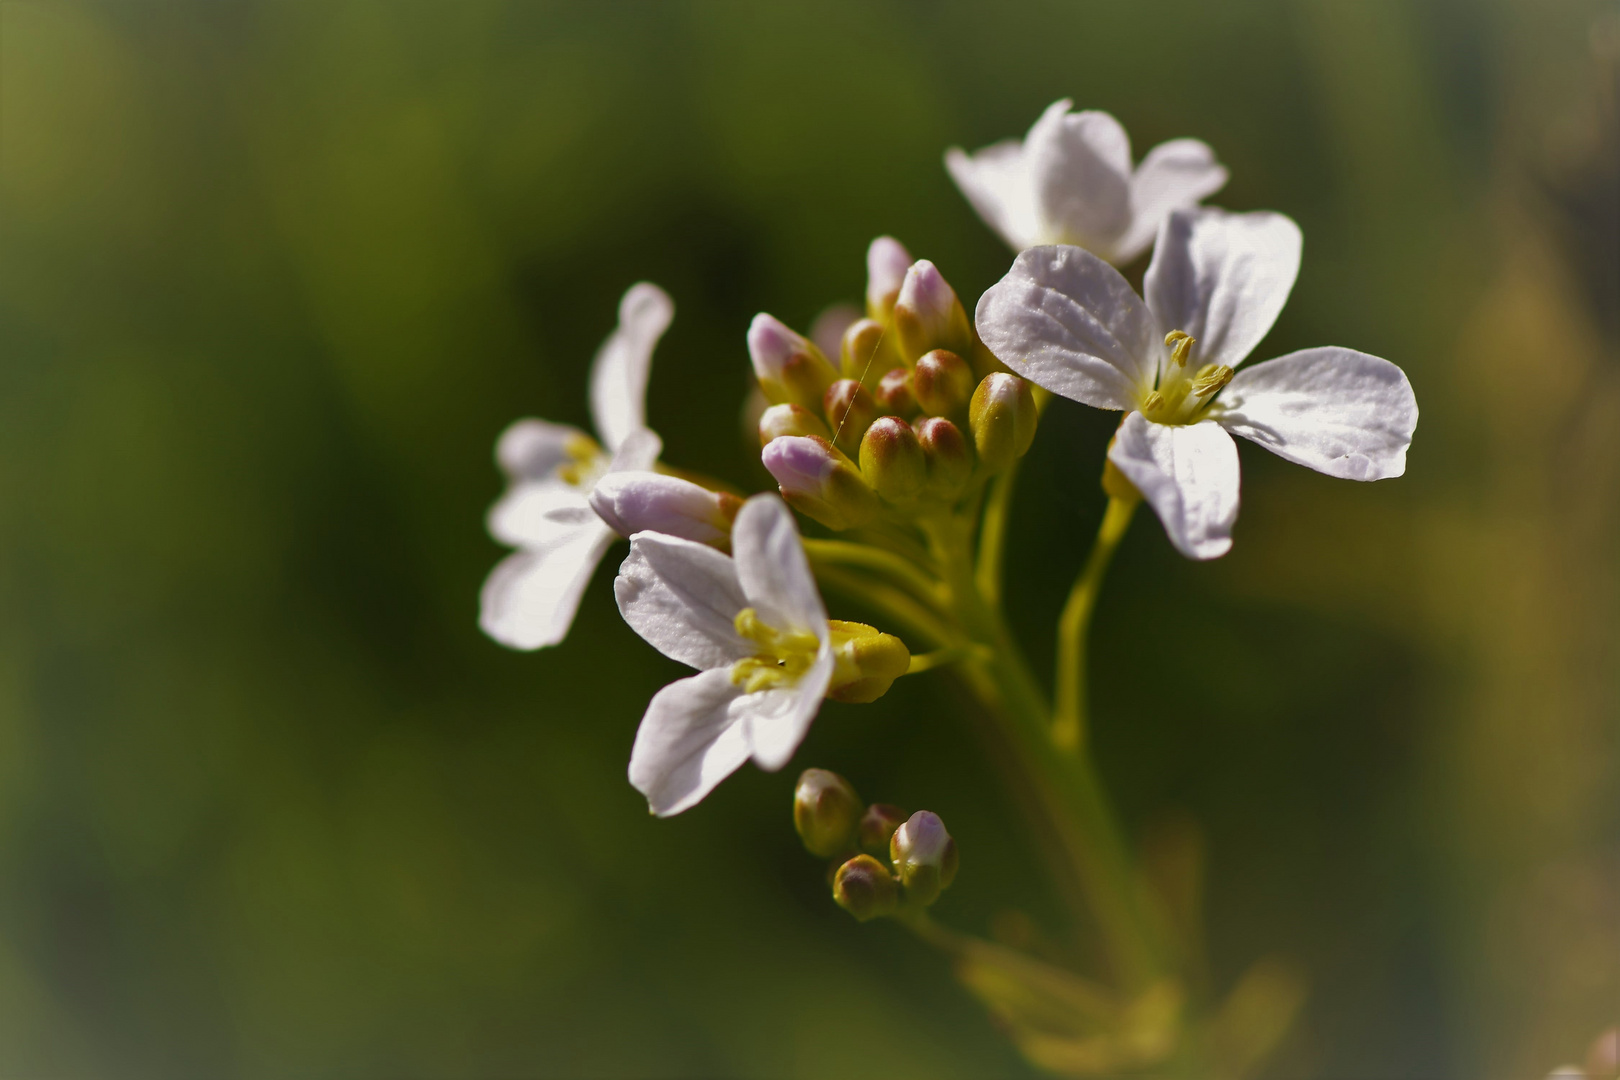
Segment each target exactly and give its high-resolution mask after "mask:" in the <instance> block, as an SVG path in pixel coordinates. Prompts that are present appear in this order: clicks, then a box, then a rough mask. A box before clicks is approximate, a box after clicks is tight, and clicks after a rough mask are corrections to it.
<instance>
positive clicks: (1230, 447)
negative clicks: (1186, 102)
mask: <svg viewBox="0 0 1620 1080" xmlns="http://www.w3.org/2000/svg"><path fill="white" fill-rule="evenodd" d="M1299 255H1300V235H1299V228H1298V227H1297V226H1296V225H1295V224H1294V223H1293V222H1292V221H1290V220H1289V219H1288V218H1286V217H1284V216H1283V215H1281V214H1272V213H1253V214H1229V213H1226V212H1224V211H1219V210H1181V211H1176V212H1174V213H1172V214H1171V215H1170V216H1169V217H1168V218H1166V219H1165V222H1164V225H1163V226H1162V227H1161V229H1160V231H1159V237H1158V241H1157V245H1156V247H1155V248H1154V252H1153V262H1152V264H1151V265H1150V266H1149V267H1148V271H1147V276H1146V278H1145V279H1144V282H1143V291H1144V292H1145V293H1146V297H1147V299H1146V302H1144V301H1143V300H1142V299H1141V298H1139V297H1138V296H1137V295H1136V293H1134V292H1133V291H1132V290H1131V287H1130V285H1129V284H1127V283H1126V281H1125V279H1124V278H1123V277H1121V276H1120V275H1119V272H1118V271H1117V270H1115V269H1114V268H1113V267H1111V266H1109V265H1108V264H1107V263H1105V262H1103V261H1102V260H1101V259H1099V258H1097V257H1096V256H1095V255H1092V254H1091V253H1090V252H1087V251H1083V250H1081V249H1080V248H1077V247H1067V246H1057V247H1038V248H1032V249H1030V250H1029V251H1026V252H1024V253H1023V254H1021V255H1019V256H1018V258H1017V259H1016V260H1014V262H1013V267H1012V269H1011V270H1010V271H1008V272H1007V276H1006V277H1004V278H1002V279H1001V281H999V282H997V283H996V284H995V285H994V286H992V287H991V288H990V289H989V291H987V292H986V293H985V294H984V296H982V297H981V298H980V299H979V306H978V313H977V321H978V329H979V334H980V336H981V337H982V338H983V339H984V342H985V344H986V345H988V346H989V347H990V349H991V351H992V352H994V353H995V354H996V355H997V356H998V357H1000V359H1001V360H1002V362H1003V363H1005V364H1006V365H1007V366H1008V367H1010V368H1012V369H1013V370H1014V371H1016V372H1018V373H1019V374H1020V375H1022V376H1024V377H1025V378H1026V379H1029V380H1030V381H1031V382H1033V383H1036V384H1037V385H1039V386H1044V387H1046V388H1047V389H1048V390H1051V391H1052V392H1053V393H1056V394H1061V395H1063V396H1064V397H1067V398H1071V399H1073V400H1075V401H1079V402H1083V403H1084V404H1087V405H1092V406H1095V407H1096V408H1099V409H1122V410H1125V411H1126V412H1127V413H1128V415H1127V416H1126V417H1125V420H1124V422H1123V423H1121V424H1120V427H1119V432H1118V434H1117V435H1116V436H1115V437H1114V442H1113V444H1112V446H1110V447H1109V450H1108V459H1109V460H1110V461H1111V462H1113V463H1114V465H1115V466H1116V467H1117V468H1118V469H1119V470H1120V472H1122V473H1124V474H1125V476H1126V477H1127V478H1128V479H1129V480H1130V481H1131V483H1133V484H1135V485H1136V487H1137V489H1138V490H1139V491H1140V492H1141V493H1142V496H1143V497H1144V498H1145V499H1146V500H1147V501H1148V503H1150V504H1151V505H1152V507H1153V509H1154V511H1155V512H1156V513H1157V514H1158V515H1159V519H1160V520H1161V521H1162V522H1164V527H1165V531H1166V532H1167V533H1168V534H1169V536H1170V540H1171V542H1172V543H1174V544H1175V546H1176V548H1177V549H1178V550H1180V551H1181V552H1182V554H1184V555H1186V556H1188V557H1189V558H1194V559H1211V558H1215V557H1216V556H1219V555H1224V554H1225V553H1226V552H1227V550H1228V549H1229V548H1230V547H1231V546H1232V538H1231V534H1232V525H1233V523H1234V522H1235V521H1236V520H1237V512H1238V486H1239V474H1238V455H1237V446H1236V444H1235V443H1233V441H1232V438H1231V435H1242V436H1243V437H1244V438H1246V439H1250V440H1252V441H1253V442H1257V443H1259V444H1260V445H1261V446H1264V447H1265V448H1266V449H1268V450H1270V451H1271V452H1272V453H1274V454H1277V455H1278V456H1280V457H1284V458H1287V459H1288V460H1289V461H1294V462H1297V463H1299V464H1301V465H1306V466H1309V467H1310V468H1313V469H1315V470H1316V471H1318V472H1322V473H1326V474H1328V475H1329V476H1338V477H1343V478H1345V479H1348V480H1379V479H1383V478H1384V477H1389V476H1399V475H1401V474H1402V473H1403V472H1405V471H1406V450H1407V447H1408V446H1410V445H1411V442H1412V432H1413V429H1414V428H1415V427H1416V426H1417V416H1418V410H1417V400H1416V398H1415V397H1414V396H1413V394H1412V386H1411V384H1410V383H1409V382H1407V379H1406V375H1405V374H1404V373H1403V372H1402V371H1401V369H1400V368H1398V367H1396V366H1395V365H1394V364H1392V363H1390V362H1389V361H1388V360H1381V359H1379V358H1378V357H1376V356H1369V355H1367V354H1366V353H1361V352H1356V351H1355V350H1353V349H1343V348H1337V347H1331V346H1330V347H1326V348H1316V349H1303V350H1301V351H1299V352H1295V353H1289V354H1288V355H1287V356H1283V357H1279V358H1278V359H1275V360H1268V361H1266V362H1265V363H1262V364H1256V365H1254V366H1253V367H1249V368H1245V369H1244V370H1243V371H1241V372H1239V371H1235V369H1236V368H1237V367H1238V365H1240V364H1242V363H1243V360H1244V358H1245V357H1247V356H1248V355H1249V352H1250V350H1252V349H1253V348H1254V347H1255V346H1256V345H1257V344H1259V342H1260V339H1261V338H1263V337H1265V336H1266V332H1267V331H1269V330H1270V329H1271V324H1272V323H1273V322H1275V321H1276V319H1277V315H1278V313H1279V312H1281V311H1282V307H1283V304H1284V303H1285V302H1286V301H1287V299H1288V293H1289V291H1290V290H1291V289H1292V288H1293V286H1294V278H1295V277H1296V276H1297V275H1298V273H1299ZM1228 432H1230V433H1231V434H1230V435H1229V434H1228Z"/></svg>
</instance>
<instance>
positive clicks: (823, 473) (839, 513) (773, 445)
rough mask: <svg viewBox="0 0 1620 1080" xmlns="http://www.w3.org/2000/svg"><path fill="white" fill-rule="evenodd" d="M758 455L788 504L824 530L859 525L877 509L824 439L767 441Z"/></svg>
mask: <svg viewBox="0 0 1620 1080" xmlns="http://www.w3.org/2000/svg"><path fill="white" fill-rule="evenodd" d="M759 457H760V460H761V461H762V462H764V464H765V468H766V469H768V470H770V474H771V475H772V476H773V477H775V478H776V482H777V484H778V485H779V486H780V487H781V489H782V498H784V499H786V500H787V503H788V505H789V506H792V507H793V508H794V509H796V510H799V511H801V512H802V513H805V514H808V515H809V516H810V517H813V518H815V519H816V520H817V521H819V522H821V523H822V524H823V525H825V526H827V528H829V529H849V528H853V527H855V526H857V525H864V524H865V523H866V522H868V521H870V520H871V519H872V518H873V517H874V516H876V514H877V513H878V511H879V510H880V509H882V507H881V505H880V504H879V503H878V498H877V494H876V493H875V492H873V490H872V488H871V486H870V485H868V484H867V482H866V481H865V480H864V479H862V478H861V474H860V471H859V470H858V469H856V468H855V464H854V463H853V462H852V461H850V460H849V458H847V457H845V456H844V455H843V453H842V452H841V451H839V450H838V448H837V447H835V446H833V444H832V443H831V442H829V441H827V440H826V439H822V438H817V437H815V436H808V437H806V436H797V435H788V436H784V437H782V438H780V439H772V440H771V442H770V445H768V446H766V447H765V449H764V450H762V451H761V452H760V455H759Z"/></svg>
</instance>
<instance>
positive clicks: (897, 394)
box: [872, 367, 917, 416]
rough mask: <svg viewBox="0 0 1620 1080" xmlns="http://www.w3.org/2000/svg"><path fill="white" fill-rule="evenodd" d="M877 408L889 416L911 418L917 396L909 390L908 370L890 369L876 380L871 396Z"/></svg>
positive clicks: (909, 375)
mask: <svg viewBox="0 0 1620 1080" xmlns="http://www.w3.org/2000/svg"><path fill="white" fill-rule="evenodd" d="M872 396H873V397H874V398H875V399H877V404H878V408H880V409H882V410H883V412H884V413H885V414H887V415H889V416H912V415H914V414H915V413H916V412H917V396H916V394H915V393H913V391H912V388H911V369H910V368H903V367H897V368H890V369H889V370H888V371H886V372H884V373H883V378H882V379H880V380H878V388H877V390H875V391H874V392H873V394H872Z"/></svg>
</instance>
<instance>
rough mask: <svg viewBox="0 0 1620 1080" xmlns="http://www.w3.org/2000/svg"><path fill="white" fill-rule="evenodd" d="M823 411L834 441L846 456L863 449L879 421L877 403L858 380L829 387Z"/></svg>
mask: <svg viewBox="0 0 1620 1080" xmlns="http://www.w3.org/2000/svg"><path fill="white" fill-rule="evenodd" d="M821 410H822V415H824V416H825V417H826V418H827V427H828V428H829V429H830V430H831V432H832V436H833V441H834V442H835V443H837V445H838V448H839V449H840V450H842V451H844V453H846V454H854V453H856V452H857V451H858V450H859V449H860V445H861V436H862V435H865V434H866V429H867V428H869V427H871V426H872V421H873V420H876V419H877V417H878V409H877V402H875V401H873V400H872V395H871V393H870V392H869V391H868V390H867V389H866V387H864V386H862V385H861V384H860V383H858V382H856V381H855V380H854V379H839V380H838V381H837V382H835V383H833V384H832V385H831V386H829V387H827V393H826V394H825V395H823V396H822V399H821Z"/></svg>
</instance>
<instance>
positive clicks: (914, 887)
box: [793, 769, 959, 922]
mask: <svg viewBox="0 0 1620 1080" xmlns="http://www.w3.org/2000/svg"><path fill="white" fill-rule="evenodd" d="M793 824H794V827H795V828H797V829H798V831H799V837H800V839H802V840H803V841H804V846H805V848H806V849H807V850H809V852H810V853H811V854H812V855H816V856H819V857H821V858H824V859H832V860H836V861H837V862H838V868H837V869H836V870H835V871H834V872H833V874H832V890H833V899H834V900H835V901H837V903H838V906H839V907H842V908H843V909H844V910H845V911H847V912H849V913H850V914H851V915H853V916H855V917H856V918H857V919H859V920H861V921H862V922H865V921H867V920H868V919H876V918H880V917H882V916H885V915H907V914H916V913H918V912H920V911H922V910H923V909H924V908H927V907H929V906H930V905H932V904H933V903H934V901H936V900H938V899H939V894H940V893H941V892H943V891H944V890H945V889H946V888H947V887H948V886H949V885H950V883H951V882H952V880H954V879H955V877H956V870H957V866H958V862H959V859H958V856H957V853H956V841H954V840H952V839H951V835H950V833H948V832H946V831H945V823H944V822H943V821H941V820H940V819H939V815H938V814H934V813H931V812H929V811H927V810H919V811H917V812H916V813H915V814H912V815H911V816H910V817H907V816H906V814H905V811H903V810H901V809H900V808H898V807H895V806H890V805H888V804H887V803H873V804H872V805H871V806H865V807H863V805H862V803H861V799H860V796H858V795H857V794H856V793H855V788H854V787H853V786H851V785H850V783H849V781H848V780H845V779H844V778H843V777H842V776H839V775H838V774H837V773H834V772H828V771H827V770H826V769H806V770H805V771H804V773H803V774H801V775H800V777H799V784H798V787H797V788H795V789H794V792H793ZM885 858H887V859H888V862H887V864H886V863H885V862H884V861H883V860H884V859H885Z"/></svg>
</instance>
